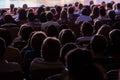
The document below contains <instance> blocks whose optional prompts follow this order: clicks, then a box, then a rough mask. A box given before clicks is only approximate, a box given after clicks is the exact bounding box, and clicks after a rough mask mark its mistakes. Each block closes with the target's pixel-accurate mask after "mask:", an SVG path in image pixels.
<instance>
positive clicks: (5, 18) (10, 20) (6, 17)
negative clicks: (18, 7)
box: [4, 14, 14, 23]
mask: <svg viewBox="0 0 120 80" xmlns="http://www.w3.org/2000/svg"><path fill="white" fill-rule="evenodd" d="M4 21H5V23H12V22H14V19H13V18H12V16H11V15H10V14H5V16H4Z"/></svg>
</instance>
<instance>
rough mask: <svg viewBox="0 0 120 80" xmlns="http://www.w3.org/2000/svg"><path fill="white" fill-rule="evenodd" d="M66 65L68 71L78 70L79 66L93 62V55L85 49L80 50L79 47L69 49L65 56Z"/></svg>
mask: <svg viewBox="0 0 120 80" xmlns="http://www.w3.org/2000/svg"><path fill="white" fill-rule="evenodd" d="M65 60H66V66H67V68H68V71H69V72H70V73H71V72H73V73H74V72H77V71H79V69H80V67H82V66H84V65H88V64H92V63H93V56H92V54H91V53H90V52H89V51H87V50H82V49H80V48H75V49H73V50H70V51H69V52H68V53H67V54H66V56H65Z"/></svg>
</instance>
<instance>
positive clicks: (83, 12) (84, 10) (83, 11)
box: [82, 8, 89, 16]
mask: <svg viewBox="0 0 120 80" xmlns="http://www.w3.org/2000/svg"><path fill="white" fill-rule="evenodd" d="M82 15H86V16H89V11H88V9H87V8H83V9H82Z"/></svg>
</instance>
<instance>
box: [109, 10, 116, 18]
mask: <svg viewBox="0 0 120 80" xmlns="http://www.w3.org/2000/svg"><path fill="white" fill-rule="evenodd" d="M115 16H116V14H115V11H114V10H110V11H109V12H108V17H109V18H110V19H111V20H115Z"/></svg>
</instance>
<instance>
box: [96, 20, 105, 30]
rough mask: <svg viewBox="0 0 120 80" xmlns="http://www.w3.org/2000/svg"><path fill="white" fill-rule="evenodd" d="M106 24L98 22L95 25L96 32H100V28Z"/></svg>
mask: <svg viewBox="0 0 120 80" xmlns="http://www.w3.org/2000/svg"><path fill="white" fill-rule="evenodd" d="M103 24H104V23H103V22H102V21H100V20H98V21H96V22H95V23H94V30H95V31H96V32H97V31H98V30H99V28H100V27H101V26H102V25H103Z"/></svg>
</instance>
